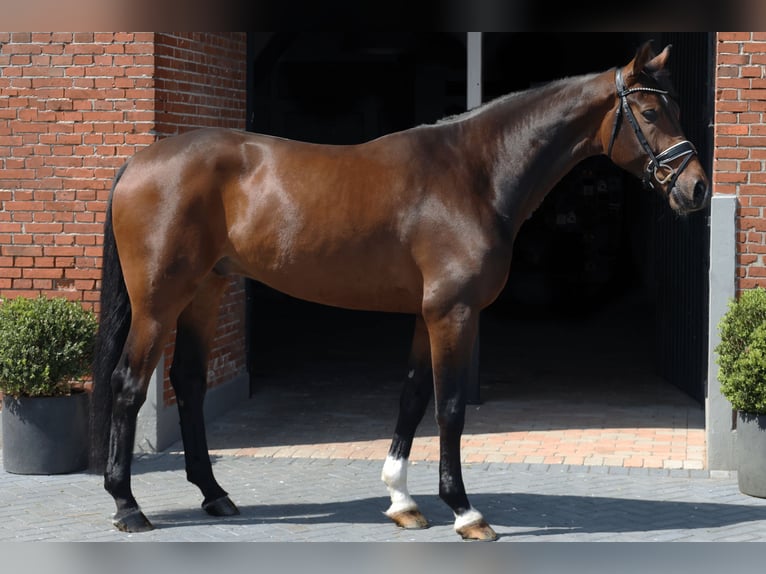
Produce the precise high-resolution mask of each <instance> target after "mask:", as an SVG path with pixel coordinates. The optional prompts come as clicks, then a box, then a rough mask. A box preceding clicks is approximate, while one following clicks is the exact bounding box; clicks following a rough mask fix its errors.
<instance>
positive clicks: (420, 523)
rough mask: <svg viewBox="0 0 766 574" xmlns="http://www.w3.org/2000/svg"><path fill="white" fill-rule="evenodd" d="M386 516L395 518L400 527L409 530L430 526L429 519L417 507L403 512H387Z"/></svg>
mask: <svg viewBox="0 0 766 574" xmlns="http://www.w3.org/2000/svg"><path fill="white" fill-rule="evenodd" d="M386 516H388V517H389V518H390V519H391V520H393V521H394V523H395V524H396V525H397V526H399V527H400V528H406V529H407V530H419V529H422V528H428V520H426V517H425V516H423V514H422V513H421V512H420V511H419V510H418V509H417V508H414V509H412V510H404V511H402V512H392V513H391V514H386Z"/></svg>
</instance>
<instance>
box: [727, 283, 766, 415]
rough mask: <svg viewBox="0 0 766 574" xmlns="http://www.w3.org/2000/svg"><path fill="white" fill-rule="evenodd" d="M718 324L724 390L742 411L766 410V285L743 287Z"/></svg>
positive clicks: (734, 404) (764, 412) (729, 399)
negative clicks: (753, 287) (744, 289)
mask: <svg viewBox="0 0 766 574" xmlns="http://www.w3.org/2000/svg"><path fill="white" fill-rule="evenodd" d="M718 328H719V331H720V335H721V342H720V343H719V344H718V345H717V346H716V348H715V352H716V353H717V354H718V357H717V359H716V361H717V363H718V380H719V381H720V382H721V393H722V394H723V395H724V396H725V397H726V399H727V400H728V401H729V402H730V403H731V404H732V406H733V407H734V408H735V409H736V410H738V411H741V412H744V413H750V414H766V289H763V288H762V287H756V288H755V289H749V290H747V291H743V292H742V294H741V295H740V296H739V299H737V300H736V301H732V302H730V303H729V309H728V311H727V312H726V314H725V315H724V316H723V318H722V319H721V322H720V324H719V326H718Z"/></svg>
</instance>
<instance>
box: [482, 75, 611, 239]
mask: <svg viewBox="0 0 766 574" xmlns="http://www.w3.org/2000/svg"><path fill="white" fill-rule="evenodd" d="M613 105H614V88H613V86H612V85H611V84H610V83H609V82H607V81H605V78H604V75H603V74H601V75H588V76H579V77H574V78H569V79H566V80H560V81H557V82H554V83H552V84H550V85H548V86H545V87H543V88H540V89H538V90H535V91H528V92H525V93H522V94H518V95H517V96H514V97H511V98H507V99H505V100H501V101H499V102H498V103H497V105H496V106H495V108H494V109H491V110H488V113H487V114H486V119H487V120H489V121H490V122H491V123H493V124H494V125H495V126H497V127H496V129H495V132H494V133H495V137H496V138H497V147H496V154H495V157H494V158H493V159H492V168H491V169H492V177H493V183H494V187H495V197H494V203H495V209H496V210H497V211H498V212H499V213H500V214H501V215H502V216H503V217H504V218H506V219H507V220H508V221H510V222H511V223H512V224H514V225H515V226H519V225H521V222H523V221H524V220H525V219H526V218H527V217H528V216H529V215H530V214H531V213H532V212H533V211H534V210H535V209H536V208H537V207H538V206H539V204H540V203H541V202H542V200H543V199H544V197H545V195H547V194H548V192H550V190H551V189H553V187H554V186H555V185H556V183H557V182H558V181H559V180H560V179H561V178H562V177H563V176H564V175H566V174H567V172H569V170H571V169H572V168H573V167H574V166H575V165H576V164H577V163H579V162H580V161H582V160H583V159H585V158H587V157H590V156H593V155H597V154H600V153H603V151H604V150H603V145H602V142H601V140H600V138H599V130H600V129H601V126H602V123H603V121H604V118H605V116H606V115H607V113H608V112H609V110H610V109H611V108H612V107H613ZM477 119H479V117H478V116H477ZM482 119H483V118H482Z"/></svg>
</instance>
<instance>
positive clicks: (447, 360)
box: [426, 304, 497, 540]
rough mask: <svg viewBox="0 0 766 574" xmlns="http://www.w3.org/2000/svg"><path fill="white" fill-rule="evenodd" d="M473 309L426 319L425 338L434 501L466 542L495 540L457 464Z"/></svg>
mask: <svg viewBox="0 0 766 574" xmlns="http://www.w3.org/2000/svg"><path fill="white" fill-rule="evenodd" d="M478 319H479V310H478V309H475V308H471V307H469V306H467V305H463V304H457V305H454V306H452V307H451V308H450V309H449V311H447V312H444V313H440V312H438V311H437V312H433V313H430V314H429V315H427V316H426V323H427V325H428V333H429V336H430V339H431V355H432V364H433V371H434V396H435V403H436V421H437V423H438V425H439V448H440V454H439V497H440V498H441V499H442V500H443V501H444V502H445V503H447V505H448V506H449V507H450V508H451V509H452V512H453V513H454V515H455V524H454V527H455V531H456V532H457V533H458V534H460V536H461V537H463V538H464V539H467V540H495V539H496V538H497V534H496V533H495V531H494V530H493V529H492V527H491V526H490V525H489V524H488V523H487V522H486V520H484V517H483V516H482V514H481V513H480V512H479V511H478V510H476V509H474V508H473V507H472V506H471V504H470V502H469V501H468V496H467V495H466V492H465V486H464V484H463V476H462V468H461V462H460V440H461V437H462V434H463V426H464V423H465V404H466V394H467V389H468V377H469V373H470V369H471V357H472V353H473V349H474V343H475V341H476V337H477V335H478V324H479V321H478Z"/></svg>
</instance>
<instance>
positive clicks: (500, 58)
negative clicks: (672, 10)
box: [247, 32, 711, 402]
mask: <svg viewBox="0 0 766 574" xmlns="http://www.w3.org/2000/svg"><path fill="white" fill-rule="evenodd" d="M465 36H466V35H465V33H454V34H452V33H430V34H415V33H330V32H327V33H308V32H306V33H298V32H279V33H257V34H256V33H251V34H250V35H249V41H248V49H249V59H248V129H250V130H251V131H257V132H262V133H269V134H272V135H278V136H282V137H288V138H293V139H300V140H305V141H316V142H322V143H334V144H348V143H358V142H362V141H366V140H369V139H372V138H374V137H378V136H380V135H383V134H386V133H390V132H392V131H397V130H400V129H406V128H409V127H412V126H414V125H418V124H421V123H431V122H434V121H436V120H438V119H440V118H442V117H445V116H448V115H451V114H454V113H459V112H461V111H463V110H465V100H466V65H467V63H466V62H467V59H466V37H465ZM649 38H653V39H654V43H655V47H656V48H657V49H661V48H662V47H663V46H664V45H665V44H666V43H672V44H673V57H672V61H673V75H674V79H675V84H676V88H677V89H678V91H679V92H680V93H681V94H682V97H683V98H684V99H682V101H681V102H680V105H681V109H682V110H683V111H684V116H683V117H682V121H683V123H684V129H685V130H686V134H687V136H688V137H689V138H690V139H691V140H692V141H694V142H695V144H696V145H697V147H698V149H699V151H700V156H701V157H703V158H707V160H706V161H707V165H710V163H711V162H710V159H709V158H710V157H711V151H710V141H709V137H710V134H709V133H708V131H707V130H706V128H705V126H707V121H706V120H707V115H706V114H708V109H709V108H708V106H709V100H708V97H709V96H708V94H709V77H710V76H709V62H710V40H709V35H708V34H706V33H690V34H675V35H668V34H654V35H651V34H642V33H628V34H617V33H615V34H611V33H603V34H577V33H567V34H540V33H485V34H483V100H484V101H488V100H490V99H492V98H494V97H497V96H500V95H502V94H505V93H508V92H511V91H515V90H520V89H526V88H528V87H530V86H532V85H535V84H538V83H543V82H547V81H550V80H554V79H557V78H560V77H564V76H569V75H576V74H581V73H588V72H594V71H599V70H603V69H608V68H610V67H613V66H614V65H616V64H617V63H621V62H622V61H623V60H625V61H627V60H628V59H629V58H630V57H631V55H632V53H633V52H634V50H635V48H636V46H638V45H639V44H640V43H641V42H643V41H644V40H646V39H649ZM542 45H545V46H546V50H540V49H538V47H539V46H542ZM551 52H553V53H555V54H557V57H556V58H550V56H547V55H546V54H550V53H551ZM521 54H523V56H520V55H521ZM695 86H696V88H695ZM701 88H704V89H701ZM706 216H707V214H705V213H702V214H695V215H693V216H691V217H689V218H688V219H687V220H684V221H679V220H678V218H677V217H676V216H674V215H673V214H672V213H671V212H670V210H669V208H668V207H667V205H666V204H665V202H664V199H663V198H660V197H659V196H658V195H657V194H655V193H651V192H648V191H647V190H643V189H641V185H640V182H639V181H638V180H636V179H635V178H632V176H629V175H627V174H625V173H624V172H622V171H621V170H619V169H618V168H616V167H615V166H613V165H612V164H611V162H609V160H608V159H606V158H605V157H597V158H591V159H589V160H587V161H586V162H583V163H582V164H580V165H578V166H577V167H576V168H575V169H574V170H572V172H570V174H568V175H567V176H566V177H565V178H564V179H563V180H562V181H561V182H560V184H559V185H558V186H557V187H556V188H555V189H554V190H553V191H552V192H551V193H550V194H549V195H548V197H547V198H546V200H545V201H544V202H543V204H542V205H541V206H540V208H539V209H538V210H537V211H536V212H535V213H534V214H533V216H532V217H531V218H530V219H529V220H528V221H527V223H525V224H524V226H523V227H522V230H521V232H520V234H519V236H518V238H517V242H516V245H515V248H514V260H513V264H512V266H511V274H510V277H509V281H508V284H507V286H506V288H505V290H504V292H503V293H502V294H501V296H500V297H499V298H498V300H497V301H496V302H495V303H494V304H493V305H492V306H490V307H489V308H488V309H487V310H485V311H484V314H483V316H482V317H483V319H482V334H485V332H487V333H489V332H491V336H492V337H493V342H492V343H491V344H487V342H486V341H485V342H484V343H482V350H481V352H482V372H483V371H484V365H487V369H490V370H491V369H493V367H492V365H493V364H498V363H499V362H502V361H503V360H504V358H505V357H506V356H507V350H504V348H506V347H507V345H509V344H511V342H512V341H513V337H512V336H511V335H509V334H507V330H508V329H506V328H505V327H506V326H507V327H508V328H511V327H513V328H518V326H519V325H518V324H517V323H515V322H516V321H519V320H521V321H543V322H545V323H546V324H550V325H552V327H551V328H555V325H556V324H557V323H556V321H559V323H558V324H559V325H563V324H564V323H566V325H567V328H571V329H572V340H571V341H570V343H572V344H574V343H577V344H582V342H581V341H576V340H575V339H577V337H578V335H577V332H578V331H577V328H578V325H582V324H583V322H589V321H593V320H594V317H597V316H599V314H607V315H609V314H611V315H612V318H611V319H610V321H614V322H620V324H622V323H625V324H624V325H622V326H621V327H620V329H618V332H620V333H623V335H620V336H624V337H625V340H624V344H625V345H633V346H635V345H639V346H640V349H642V350H643V351H645V352H644V353H643V356H644V359H642V360H644V361H646V362H647V363H650V364H651V368H652V369H654V370H655V371H656V372H657V373H658V374H660V375H661V376H662V377H663V378H665V379H666V380H668V381H669V382H671V383H673V384H674V385H676V386H678V387H679V388H681V389H682V390H684V391H685V392H686V393H688V394H689V395H691V396H692V397H693V398H695V399H696V400H698V401H700V402H702V401H703V400H704V388H705V373H706V371H707V363H706V361H707V346H706V343H707V274H706V273H707V266H708V265H707V253H708V243H707V242H708V241H709V239H708V234H707V217H706ZM679 290H680V291H679ZM679 292H681V293H683V296H679ZM247 293H248V353H249V358H248V365H249V370H250V373H251V390H255V388H256V387H257V385H258V381H259V378H262V377H264V376H272V375H273V374H275V373H278V372H283V371H284V370H293V369H301V368H305V369H307V370H308V371H311V370H316V369H323V368H326V369H340V370H342V369H344V368H357V367H358V368H360V369H363V368H364V366H363V365H365V364H366V365H367V367H368V371H375V372H378V373H383V372H388V368H387V366H388V365H393V366H395V367H396V368H398V369H399V371H400V372H401V376H403V375H404V370H405V368H406V358H407V352H408V350H409V340H410V336H411V329H412V318H411V317H409V316H399V315H388V314H381V313H365V312H360V311H347V310H342V309H333V308H328V307H323V306H320V305H315V304H312V303H307V302H304V301H298V300H295V299H293V298H291V297H288V296H286V295H283V294H280V293H277V292H275V291H273V290H271V289H270V288H268V287H267V286H265V285H262V284H259V283H257V282H254V281H248V282H247ZM613 308H619V310H620V312H619V313H613V312H612V311H611V309H613ZM485 319H486V320H485ZM562 322H563V323H562ZM631 324H634V326H633V327H631ZM609 331H610V333H613V332H615V331H614V329H612V328H611V327H610V328H609ZM541 344H543V343H542V342H541ZM562 344H564V345H566V344H567V343H566V342H564V343H562ZM597 344H598V343H597V342H595V341H594V342H593V345H597ZM569 351H571V345H570V349H569ZM643 351H642V352H643ZM583 352H584V353H588V352H591V353H593V354H594V357H597V356H598V348H591V347H589V346H588V345H584V346H583ZM491 353H493V354H497V355H498V356H490V354H491ZM384 365H385V366H386V368H383V366H384ZM339 376H340V374H339ZM381 376H382V375H381ZM488 379H490V380H491V379H492V376H491V375H490V376H489V378H488Z"/></svg>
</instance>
